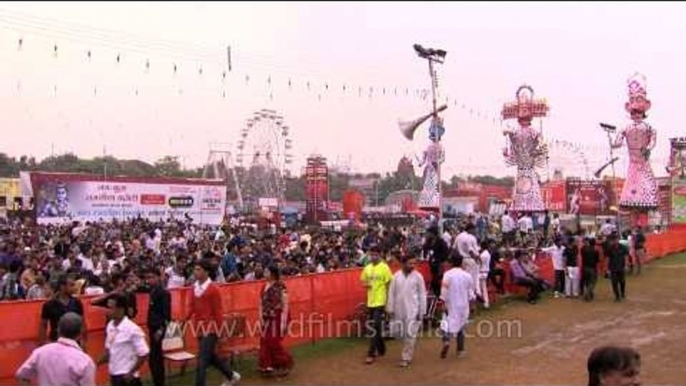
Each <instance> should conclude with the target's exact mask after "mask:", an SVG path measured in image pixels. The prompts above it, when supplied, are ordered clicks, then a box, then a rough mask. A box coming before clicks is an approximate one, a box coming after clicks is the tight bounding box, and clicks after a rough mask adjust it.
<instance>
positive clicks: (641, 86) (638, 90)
mask: <svg viewBox="0 0 686 386" xmlns="http://www.w3.org/2000/svg"><path fill="white" fill-rule="evenodd" d="M647 83H648V82H647V80H646V77H645V76H644V75H643V74H640V73H638V72H637V73H635V74H633V75H632V76H631V77H630V78H629V80H628V81H627V86H628V87H629V98H631V97H635V96H639V95H640V96H642V97H644V98H646V97H648V90H647Z"/></svg>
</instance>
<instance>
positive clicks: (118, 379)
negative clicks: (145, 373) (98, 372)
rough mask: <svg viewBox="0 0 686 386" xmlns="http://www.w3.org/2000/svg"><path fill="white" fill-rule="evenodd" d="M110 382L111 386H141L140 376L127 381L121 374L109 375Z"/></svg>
mask: <svg viewBox="0 0 686 386" xmlns="http://www.w3.org/2000/svg"><path fill="white" fill-rule="evenodd" d="M110 383H111V384H112V386H142V385H143V383H142V382H141V379H140V378H131V380H129V381H127V380H126V379H124V376H123V375H110Z"/></svg>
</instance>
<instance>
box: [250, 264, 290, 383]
mask: <svg viewBox="0 0 686 386" xmlns="http://www.w3.org/2000/svg"><path fill="white" fill-rule="evenodd" d="M266 279H267V283H266V284H265V286H264V288H263V289H262V299H261V302H260V326H261V334H262V336H261V338H260V354H259V364H258V370H259V371H260V372H262V373H264V374H266V375H271V374H274V375H277V376H285V375H286V374H288V372H289V371H290V370H291V368H292V367H293V357H291V355H290V354H289V353H288V351H286V349H285V348H284V346H283V339H284V337H285V335H286V331H287V328H288V293H287V291H286V285H285V284H284V283H283V281H281V272H280V271H279V268H278V267H276V266H270V267H269V268H268V269H267V271H266Z"/></svg>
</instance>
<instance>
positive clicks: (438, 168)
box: [428, 58, 443, 231]
mask: <svg viewBox="0 0 686 386" xmlns="http://www.w3.org/2000/svg"><path fill="white" fill-rule="evenodd" d="M428 60H429V75H430V77H431V103H432V107H433V118H434V119H437V118H438V112H437V111H436V73H435V72H434V65H433V63H434V61H433V60H432V59H431V58H428ZM434 141H435V142H436V143H439V142H440V139H439V137H438V136H436V138H435V139H434ZM436 176H437V179H438V227H439V231H442V229H440V228H442V227H441V219H443V189H442V186H441V185H442V184H441V163H440V162H436Z"/></svg>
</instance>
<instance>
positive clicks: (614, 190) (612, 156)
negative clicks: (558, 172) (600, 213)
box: [596, 123, 622, 235]
mask: <svg viewBox="0 0 686 386" xmlns="http://www.w3.org/2000/svg"><path fill="white" fill-rule="evenodd" d="M600 127H602V128H603V130H605V133H607V142H608V145H609V147H610V161H609V162H608V163H609V165H610V167H612V194H613V195H614V197H615V204H616V205H617V211H616V212H615V222H616V223H617V234H618V235H621V234H622V226H621V224H620V222H619V197H617V175H616V173H615V162H616V161H617V158H615V152H614V147H613V146H612V145H613V144H612V142H613V141H612V134H613V133H615V132H616V131H617V127H616V126H613V125H609V124H607V123H600ZM606 166H607V164H605V166H603V167H602V168H600V170H598V171H597V172H596V177H600V173H601V172H602V170H603V169H604V168H605V167H606Z"/></svg>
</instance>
